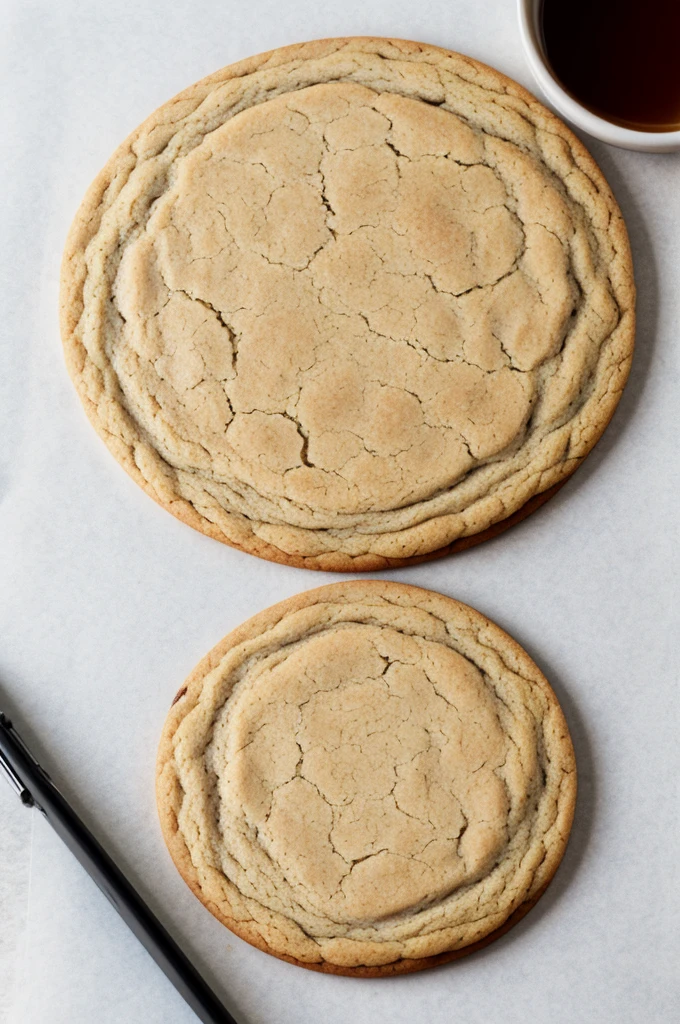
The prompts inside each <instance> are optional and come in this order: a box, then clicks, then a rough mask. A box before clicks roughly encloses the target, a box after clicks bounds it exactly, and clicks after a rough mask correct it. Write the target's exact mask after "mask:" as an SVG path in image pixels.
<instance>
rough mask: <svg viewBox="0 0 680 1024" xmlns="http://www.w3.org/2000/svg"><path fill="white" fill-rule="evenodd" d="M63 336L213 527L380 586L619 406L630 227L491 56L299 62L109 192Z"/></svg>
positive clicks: (241, 81) (83, 382)
mask: <svg viewBox="0 0 680 1024" xmlns="http://www.w3.org/2000/svg"><path fill="white" fill-rule="evenodd" d="M61 304H62V335H63V340H64V345H65V350H66V356H67V362H68V366H69V370H70V373H71V375H72V377H73V380H74V382H75V384H76V387H77V389H78V392H79V394H80V397H81V399H82V401H83V404H84V406H85V408H86V410H87V413H88V415H89V417H90V419H91V420H92V422H93V424H94V426H95V427H96V429H97V430H98V431H99V433H100V434H101V436H102V437H103V438H104V440H105V441H106V443H107V445H108V446H109V448H110V449H111V451H112V452H113V454H114V455H115V456H116V458H117V459H118V460H119V461H120V462H121V463H122V464H123V466H124V467H125V468H126V469H127V471H128V472H129V473H130V474H131V475H132V476H133V477H134V479H135V480H136V481H137V482H138V483H139V484H141V486H142V487H144V489H145V490H146V491H147V492H148V493H149V494H151V495H152V497H154V498H155V499H156V500H157V501H158V502H160V504H161V505H163V506H165V507H166V508H167V509H169V510H170V511H171V512H172V513H174V514H175V515H176V516H178V517H179V518H180V519H183V520H184V521H185V522H188V523H190V524H191V525H192V526H194V527H196V528H197V529H199V530H202V531H203V532H205V533H207V534H209V535H210V536H213V537H216V538H217V539H219V540H221V541H224V542H226V543H228V544H232V545H234V546H236V547H239V548H241V549H243V550H246V551H250V552H252V553H253V554H256V555H260V556H262V557H264V558H270V559H272V560H274V561H279V562H283V563H287V564H290V565H296V566H305V567H309V568H314V569H328V570H333V571H345V570H348V571H350V570H351V571H356V570H367V569H370V570H376V569H381V568H386V567H389V566H394V565H403V564H406V563H409V562H413V561H420V560H423V559H425V558H428V557H433V556H434V555H435V554H442V553H444V552H446V551H451V550H457V549H460V548H462V547H468V546H470V544H471V543H474V542H475V541H478V540H480V539H484V538H486V537H488V536H492V535H494V534H495V533H498V532H499V531H500V529H502V528H503V526H504V525H506V526H507V525H508V524H510V523H512V522H514V521H516V519H517V518H521V516H522V515H523V514H527V513H528V512H529V511H532V510H533V508H535V507H537V505H538V504H540V503H541V502H542V501H543V500H545V498H546V497H548V496H549V494H551V493H553V491H554V489H555V488H556V487H558V486H559V485H560V484H561V483H562V482H563V481H564V480H565V479H566V478H567V477H568V476H569V475H570V474H571V473H572V472H573V470H574V469H575V468H576V467H577V466H578V465H579V463H580V462H581V461H582V460H583V458H584V457H585V456H586V455H587V454H588V452H589V451H590V449H591V448H592V447H593V445H594V444H595V442H596V441H597V439H598V438H599V436H600V435H601V433H602V431H603V430H604V428H605V426H606V425H607V423H608V421H609V419H610V417H611V415H612V413H613V411H614V408H615V406H616V404H617V402H618V399H619V397H620V395H621V391H622V389H623V386H624V384H625V381H626V378H627V375H628V370H629V367H630V362H631V357H632V349H633V335H634V287H633V276H632V266H631V258H630V252H629V246H628V238H627V234H626V229H625V226H624V223H623V220H622V218H621V213H620V211H619V208H618V206H617V204H616V201H615V200H614V198H613V196H612V193H611V191H610V189H609V187H608V185H607V183H606V181H605V180H604V178H603V176H602V174H601V172H600V170H599V169H598V167H597V166H596V165H595V163H594V162H593V160H592V158H591V157H590V155H589V154H588V153H587V151H586V150H585V148H584V147H583V145H582V144H581V142H579V140H578V139H577V138H576V137H575V136H574V135H573V134H572V132H571V131H569V129H568V128H567V127H566V126H565V125H564V124H562V122H561V121H559V120H558V119H557V118H556V117H555V116H554V115H553V114H551V113H550V112H549V111H548V110H546V108H545V107H544V106H542V105H541V104H540V103H539V102H538V101H537V100H536V99H535V98H534V97H533V96H532V95H530V93H528V92H526V90H524V89H523V88H521V87H520V86H519V85H517V84H516V83H514V82H512V81H510V80H509V79H507V78H505V77H504V76H503V75H501V74H499V73H498V72H496V71H494V70H492V69H491V68H488V67H485V66H483V65H481V64H479V63H477V62H476V61H473V60H471V59H470V58H467V57H463V56H461V55H459V54H455V53H451V52H449V51H446V50H442V49H438V48H437V47H433V46H426V45H423V44H419V43H408V42H403V41H398V40H385V39H334V40H325V41H320V42H313V43H304V44H302V45H299V46H291V47H285V48H283V49H280V50H275V51H273V52H271V53H267V54H263V55H261V56H259V57H255V58H252V59H251V60H247V61H243V62H241V63H239V64H235V65H232V66H231V67H227V68H225V69H223V70H222V71H219V72H217V74H215V75H212V76H211V77H209V78H206V79H204V80H203V81H202V82H199V83H198V84H196V85H194V86H192V87H191V88H190V89H187V90H186V91H185V92H183V93H181V94H180V95H179V96H178V97H176V98H175V99H174V100H172V101H170V102H169V103H167V104H166V105H165V106H163V107H161V108H160V110H158V111H157V112H156V113H155V114H153V115H152V116H151V117H150V118H149V119H148V120H147V121H146V122H145V123H144V124H143V125H142V126H141V127H140V128H139V129H138V130H137V131H136V132H134V133H133V134H132V135H131V136H130V137H129V138H128V140H127V141H126V142H125V143H124V144H123V145H122V146H121V147H120V148H119V149H118V150H117V152H116V153H115V154H114V156H113V157H112V158H111V160H110V161H109V163H108V164H107V166H106V167H105V168H104V170H103V171H102V172H101V174H100V175H99V177H98V178H97V179H96V181H95V182H94V184H93V185H92V187H91V189H90V190H89V192H88V194H87V196H86V198H85V200H84V202H83V205H82V207H81V209H80V211H79V213H78V215H77V217H76V219H75V222H74V224H73V227H72V229H71V233H70V236H69V239H68V243H67V246H66V252H65V256H64V264H63V274H62V300H61Z"/></svg>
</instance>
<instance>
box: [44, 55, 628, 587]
mask: <svg viewBox="0 0 680 1024" xmlns="http://www.w3.org/2000/svg"><path fill="white" fill-rule="evenodd" d="M352 46H354V47H355V48H356V49H357V50H358V51H359V52H368V53H375V54H377V55H380V56H384V57H386V58H389V53H388V52H387V51H391V52H392V54H393V55H394V56H395V57H397V56H399V55H404V56H409V55H413V54H426V53H430V52H431V53H432V54H440V55H441V54H443V55H444V56H446V57H450V58H453V59H455V60H456V61H459V62H461V63H462V64H464V65H467V66H468V67H469V69H470V70H471V72H472V73H473V74H474V75H482V76H487V77H490V78H492V79H493V80H495V82H496V83H497V84H498V85H499V87H501V88H502V89H503V90H504V93H505V95H506V96H510V97H513V98H514V99H516V100H518V101H520V102H521V103H524V104H525V105H526V106H527V107H528V108H530V109H534V110H535V111H536V112H537V113H538V114H540V118H541V120H542V122H543V123H544V126H545V128H546V130H548V131H550V132H551V133H553V134H555V135H557V136H558V137H560V138H561V139H563V140H564V141H565V142H566V143H567V145H568V146H569V149H570V151H571V154H572V157H573V158H574V161H575V163H576V165H577V166H578V169H579V170H580V171H581V172H582V173H584V174H585V175H586V177H587V178H588V179H589V180H590V181H591V182H592V184H593V186H594V188H595V189H596V191H597V192H598V194H599V195H600V196H602V197H604V198H605V200H606V202H607V205H608V208H609V211H610V221H609V225H608V227H607V231H608V233H609V236H610V238H611V240H612V243H613V246H614V248H615V249H616V251H617V255H618V256H620V257H621V259H622V267H621V268H620V269H619V272H618V273H617V282H616V297H617V303H618V305H619V307H620V308H622V309H623V316H622V321H621V322H620V323H619V325H618V326H617V330H619V331H620V333H621V334H622V336H623V346H622V347H623V348H624V350H625V355H624V358H623V359H622V361H621V362H620V363H619V364H617V372H616V374H615V376H616V381H615V387H613V388H611V387H609V388H608V389H607V390H606V392H605V393H604V394H603V395H602V396H601V398H600V402H599V409H598V412H599V419H598V420H597V423H596V424H594V425H593V424H590V425H589V437H588V440H587V441H586V442H585V443H582V448H584V449H585V450H584V451H583V453H582V454H579V455H577V456H572V457H570V458H569V459H567V460H566V461H564V462H562V463H561V464H558V465H556V466H553V467H551V469H550V471H548V472H546V473H543V474H541V475H540V477H539V479H538V480H537V481H536V490H535V491H534V493H533V495H531V496H530V498H529V499H528V500H527V501H526V502H525V503H524V504H523V505H521V506H519V507H516V508H515V509H514V510H513V511H512V512H511V514H510V515H509V516H507V517H505V518H503V519H500V520H498V521H497V522H493V523H492V524H491V525H490V526H489V527H488V528H485V529H483V530H481V531H478V532H477V533H473V534H469V535H463V536H459V537H458V538H457V539H455V540H454V541H452V542H451V543H448V544H445V545H443V546H441V545H437V544H436V541H435V545H434V546H433V549H432V550H428V551H425V552H422V553H412V554H409V555H406V556H403V557H393V556H388V555H382V554H378V553H374V552H368V553H365V554H360V555H351V554H348V553H346V552H339V551H326V552H323V553H321V554H314V555H303V554H296V553H293V552H291V551H284V550H282V549H281V548H279V547H277V546H276V545H275V544H273V543H270V542H269V541H268V540H266V539H265V538H264V537H262V536H258V534H257V533H256V532H255V530H254V529H253V528H252V527H250V526H248V527H246V528H244V529H240V528H239V529H237V530H235V532H238V534H239V539H238V540H237V539H236V538H235V537H234V536H230V537H228V536H227V535H226V534H225V533H224V532H223V530H221V529H220V527H219V526H218V525H217V524H216V523H213V522H212V521H211V520H209V519H208V518H206V517H205V516H203V515H201V514H200V513H199V512H198V511H197V509H196V508H195V507H194V506H193V505H192V504H191V503H190V502H189V501H188V500H186V499H184V498H182V497H180V496H179V495H177V494H176V493H173V487H172V484H171V480H170V477H171V473H169V472H168V471H167V470H166V471H165V477H166V479H161V480H159V481H157V483H158V484H159V486H157V487H156V486H154V485H153V484H152V482H151V481H150V480H149V479H148V478H147V477H146V476H145V474H144V473H143V472H142V469H141V468H140V466H139V465H138V462H137V460H136V458H135V448H134V446H132V447H131V446H130V445H126V444H125V443H124V442H123V441H122V440H121V439H120V438H119V437H118V436H116V435H114V434H112V433H111V432H109V431H108V430H107V428H106V426H105V425H104V423H103V422H102V418H101V416H100V415H99V414H98V407H97V405H96V404H95V403H94V402H93V401H92V399H91V397H90V395H89V394H88V388H87V385H86V384H85V382H84V380H83V371H84V368H85V367H86V364H87V361H88V357H87V354H86V353H85V350H84V348H83V346H82V345H81V343H80V341H79V339H78V338H77V336H76V331H77V325H78V321H79V319H80V315H81V313H82V310H83V308H84V303H83V289H84V286H85V281H86V278H87V268H86V263H85V256H84V253H85V249H86V247H87V245H88V243H89V241H90V240H91V239H92V238H93V236H94V235H95V234H96V232H97V230H98V227H99V223H100V220H101V211H102V203H103V202H104V200H105V197H106V193H107V191H108V190H109V189H117V188H118V187H122V186H120V177H121V175H122V174H124V173H125V170H126V165H128V164H130V162H131V161H132V165H131V166H129V167H127V173H125V180H127V176H128V175H129V173H131V171H132V170H133V169H134V166H136V163H137V160H138V155H137V153H136V149H135V146H136V143H137V142H139V141H140V140H141V139H147V138H148V137H149V136H150V135H151V134H152V133H153V132H154V131H156V130H162V128H163V126H165V125H167V124H168V112H169V110H170V109H171V108H173V107H174V108H176V109H177V118H176V120H180V119H181V117H183V116H186V115H188V114H189V113H190V112H191V111H192V110H195V109H196V108H197V107H198V106H199V105H200V103H201V102H202V101H203V100H204V99H205V98H206V96H207V95H208V94H209V93H210V92H211V90H212V89H213V88H214V87H217V86H218V85H221V84H224V83H225V82H227V81H230V80H232V79H235V78H242V77H245V76H247V75H249V74H252V73H253V72H256V71H262V70H265V69H268V68H275V67H278V66H280V65H282V64H286V63H290V62H291V61H296V60H297V61H303V60H308V59H314V58H317V57H322V56H328V55H331V54H335V53H339V52H340V51H342V50H344V49H348V48H350V47H352ZM515 112H516V113H518V114H520V116H521V112H520V111H515ZM161 115H163V116H161ZM172 123H174V121H173V122H172ZM622 303H623V305H622ZM634 309H635V286H634V282H633V265H632V256H631V252H630V244H629V240H628V234H627V231H626V227H625V223H624V221H623V217H622V215H621V211H620V209H619V206H618V204H617V202H616V199H615V197H614V195H613V193H612V191H611V189H610V187H609V184H608V183H607V181H606V179H605V177H604V175H603V174H602V172H601V170H600V168H599V167H598V165H597V163H596V162H595V161H594V159H593V158H592V156H591V155H590V153H589V152H588V150H587V149H586V147H585V146H584V145H583V143H582V142H581V141H580V139H578V138H577V136H576V135H574V133H573V132H572V131H571V130H570V129H569V128H567V126H566V125H565V124H564V123H563V122H562V121H561V120H560V119H559V118H558V117H557V116H556V115H554V114H553V113H552V112H551V111H550V110H548V109H547V108H546V107H545V106H544V105H543V104H542V103H541V102H540V101H539V100H538V99H537V98H536V97H535V96H534V95H533V94H532V93H530V92H529V91H528V90H526V89H525V88H524V87H523V86H521V85H519V84H518V83H517V82H515V81H513V80H512V79H510V78H508V77H507V76H506V75H504V74H502V72H500V71H497V70H496V69H495V68H492V67H489V66H488V65H485V64H483V63H481V62H480V61H477V60H475V59H473V58H471V57H467V56H465V55H464V54H460V53H457V52H456V51H452V50H448V49H446V48H444V47H439V46H434V45H430V44H426V43H418V42H413V41H410V40H403V39H393V38H381V37H373V36H349V37H343V38H328V39H320V40H313V41H310V42H305V43H296V44H292V45H289V46H284V47H279V48H277V49H274V50H269V51H266V52H264V53H261V54H259V55H256V56H253V57H250V58H247V59H245V60H242V61H238V62H237V63H234V64H231V65H228V66H226V67H224V68H222V69H220V70H219V71H217V72H215V73H214V74H212V75H209V76H207V77H205V78H203V79H201V80H200V81H199V82H196V83H195V84H193V85H191V86H189V87H188V88H187V89H185V90H183V91H182V92H180V93H178V94H177V95H176V96H175V97H174V98H173V99H171V100H169V101H168V102H166V103H164V104H163V105H162V106H161V107H159V108H158V109H157V110H156V111H154V112H153V113H152V114H151V115H150V116H149V117H148V118H146V120H144V121H143V122H142V124H141V125H139V127H138V128H136V129H135V130H134V131H133V132H132V133H131V134H130V135H129V136H128V137H127V139H125V141H124V142H123V143H122V144H121V145H120V146H119V147H118V148H117V149H116V150H115V152H114V153H113V155H112V156H111V158H110V159H109V160H108V162H107V163H106V165H105V167H104V168H103V169H102V171H101V172H100V173H99V174H98V175H97V177H96V178H95V180H94V181H93V183H92V185H91V186H90V188H89V189H88V191H87V193H86V195H85V198H84V199H83V202H82V204H81V206H80V208H79V210H78V212H77V214H76V217H75V219H74V221H73V224H72V226H71V229H70V231H69V234H68V238H67V242H66V247H65V250H64V256H63V260H62V270H61V293H60V324H61V334H62V341H63V346H64V353H65V360H66V365H67V368H68V371H69V374H70V376H71V379H72V380H73V383H74V384H75V387H76V390H77V391H78V394H79V397H80V399H81V402H82V404H83V407H84V409H85V412H86V414H87V416H88V419H89V420H90V422H91V423H92V425H93V427H94V428H95V430H96V431H97V433H98V434H99V436H100V437H101V438H102V440H103V441H104V443H105V444H106V445H107V447H108V448H109V450H110V451H111V452H112V454H113V455H114V457H115V458H116V460H117V461H118V462H119V463H120V464H121V465H122V466H123V468H124V469H125V471H126V472H127V473H128V475H129V476H130V477H132V479H133V480H134V481H135V483H137V484H138V485H139V486H140V487H141V488H142V489H143V490H144V491H145V492H146V493H147V494H148V495H149V496H150V497H151V498H153V499H154V501H156V502H157V504H159V505H160V506H161V507H162V508H164V509H166V511H168V512H170V513H171V514H172V515H173V516H175V518H177V519H179V520H181V521H182V522H184V523H186V524H187V525H189V526H192V527H193V528H194V529H196V530H198V531H199V532H201V533H204V534H206V535H207V536H209V537H212V538H213V539H215V540H219V541H220V542H222V543H224V544H227V545H229V546H231V547H234V548H237V549H238V550H242V551H245V552H247V553H249V554H254V555H257V556H258V557H259V558H263V559H266V560H268V561H273V562H278V563H280V564H283V565H290V566H293V567H295V568H307V569H315V570H322V571H328V572H376V571H380V570H382V569H389V568H399V567H404V566H408V565H414V564H418V563H420V562H424V561H429V560H432V559H435V558H439V557H442V556H444V555H447V554H452V553H454V552H457V551H462V550H466V549H467V548H469V547H472V546H474V545H476V544H478V543H481V542H483V541H484V540H487V539H489V538H491V537H494V536H497V535H498V534H500V533H502V532H503V531H504V530H505V529H507V528H508V527H510V526H512V525H513V524H514V523H515V522H519V521H520V520H521V519H524V518H525V517H526V516H528V515H530V514H531V512H533V511H534V510H535V509H536V508H538V507H540V505H542V504H543V503H544V502H545V501H547V500H548V498H549V497H551V495H552V494H553V493H555V492H556V491H557V490H558V489H559V486H561V485H562V484H563V483H565V482H566V480H567V479H568V478H569V476H571V474H572V473H573V472H574V471H575V470H576V469H577V468H578V466H579V465H580V463H581V462H582V461H583V459H584V458H585V457H586V456H587V455H588V454H589V452H590V451H591V450H592V448H593V447H594V445H595V444H596V443H597V441H598V440H599V438H600V437H601V436H602V434H603V433H604V431H605V429H606V427H607V425H608V424H609V422H610V420H611V417H612V416H613V414H614V411H615V409H616V406H617V404H618V400H619V398H620V395H621V393H622V391H623V388H624V386H625V384H626V381H627V378H628V375H629V372H630V366H631V362H632V356H633V345H634V336H635V312H634ZM624 317H625V318H627V324H626V325H625V329H623V319H624ZM158 468H159V467H156V469H158ZM159 476H163V471H159ZM235 515H236V514H232V517H233V516H235ZM238 518H239V519H241V518H243V517H241V516H239V517H238ZM442 518H444V517H442V516H439V517H434V518H433V519H432V520H426V521H425V522H424V523H422V524H420V525H419V526H416V527H409V528H407V529H405V530H404V531H403V532H404V534H405V535H407V534H410V533H412V532H413V531H414V530H418V531H420V532H421V533H422V532H425V531H423V530H422V527H424V526H426V525H427V524H428V523H431V524H432V526H433V529H432V530H431V532H432V533H434V534H435V537H436V535H437V533H439V532H440V531H439V530H437V529H436V527H435V524H436V523H437V522H438V520H441V519H442ZM244 522H247V521H245V520H244ZM378 536H381V535H378ZM404 541H405V545H407V544H408V543H409V541H408V540H407V538H406V537H405V538H404ZM414 546H415V547H416V548H417V547H423V546H426V544H425V545H423V544H422V543H421V544H415V545H414V544H413V542H412V541H411V547H412V548H413V547H414Z"/></svg>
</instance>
